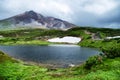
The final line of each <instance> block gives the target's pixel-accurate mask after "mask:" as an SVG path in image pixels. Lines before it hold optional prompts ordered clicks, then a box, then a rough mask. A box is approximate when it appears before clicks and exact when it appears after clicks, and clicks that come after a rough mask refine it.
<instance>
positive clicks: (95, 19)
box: [0, 0, 120, 28]
mask: <svg viewBox="0 0 120 80" xmlns="http://www.w3.org/2000/svg"><path fill="white" fill-rule="evenodd" d="M30 10H33V11H35V12H38V13H40V14H42V15H44V16H52V17H56V18H60V19H63V20H65V21H68V22H71V23H73V24H75V25H78V26H93V27H103V28H120V0H0V20H2V19H5V18H8V17H11V16H15V15H17V14H21V13H24V12H25V11H30Z"/></svg>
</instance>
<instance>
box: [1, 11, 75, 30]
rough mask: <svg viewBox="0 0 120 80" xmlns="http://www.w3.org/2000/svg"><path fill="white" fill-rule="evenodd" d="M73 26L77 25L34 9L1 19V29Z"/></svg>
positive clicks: (68, 27) (62, 27) (62, 28)
mask: <svg viewBox="0 0 120 80" xmlns="http://www.w3.org/2000/svg"><path fill="white" fill-rule="evenodd" d="M72 27H75V25H74V24H72V23H69V22H67V21H64V20H61V19H58V18H54V17H45V16H43V15H42V14H39V13H36V12H34V11H27V12H25V13H23V14H19V15H16V16H13V17H10V18H7V19H4V20H0V29H14V28H45V29H61V30H66V29H70V28H72Z"/></svg>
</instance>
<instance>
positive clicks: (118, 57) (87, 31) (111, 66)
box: [0, 27, 120, 80]
mask: <svg viewBox="0 0 120 80" xmlns="http://www.w3.org/2000/svg"><path fill="white" fill-rule="evenodd" d="M0 35H1V36H2V37H1V38H0V44H1V45H23V44H32V45H33V44H34V45H49V44H54V43H50V42H47V41H46V39H48V38H53V37H64V36H77V37H81V38H82V41H81V42H80V43H78V45H80V46H85V47H94V48H98V49H100V50H101V51H103V52H104V54H103V53H100V55H98V56H93V57H90V58H89V59H88V60H87V61H86V62H85V63H84V64H82V65H80V66H76V67H72V68H66V69H60V68H58V69H56V68H55V69H53V68H46V67H42V66H40V65H36V64H27V63H24V62H22V61H18V60H15V59H13V58H11V57H9V56H8V55H6V54H4V53H3V52H0V80H119V79H120V39H119V38H117V39H110V40H109V39H106V37H112V36H120V29H104V28H89V27H81V28H73V29H69V30H67V31H60V30H43V29H26V30H12V31H0ZM95 36H96V37H97V38H94V37H95ZM88 53H89V52H88Z"/></svg>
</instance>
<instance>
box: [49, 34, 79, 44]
mask: <svg viewBox="0 0 120 80" xmlns="http://www.w3.org/2000/svg"><path fill="white" fill-rule="evenodd" d="M48 41H49V42H58V43H72V44H77V43H79V42H80V41H81V38H79V37H72V36H66V37H63V38H59V37H56V38H52V39H48Z"/></svg>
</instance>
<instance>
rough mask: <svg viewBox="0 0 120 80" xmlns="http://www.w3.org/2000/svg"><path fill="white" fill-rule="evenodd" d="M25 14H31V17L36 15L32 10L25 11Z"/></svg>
mask: <svg viewBox="0 0 120 80" xmlns="http://www.w3.org/2000/svg"><path fill="white" fill-rule="evenodd" d="M25 13H26V14H32V15H34V14H37V13H36V12H35V11H33V10H30V11H26V12H25Z"/></svg>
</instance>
